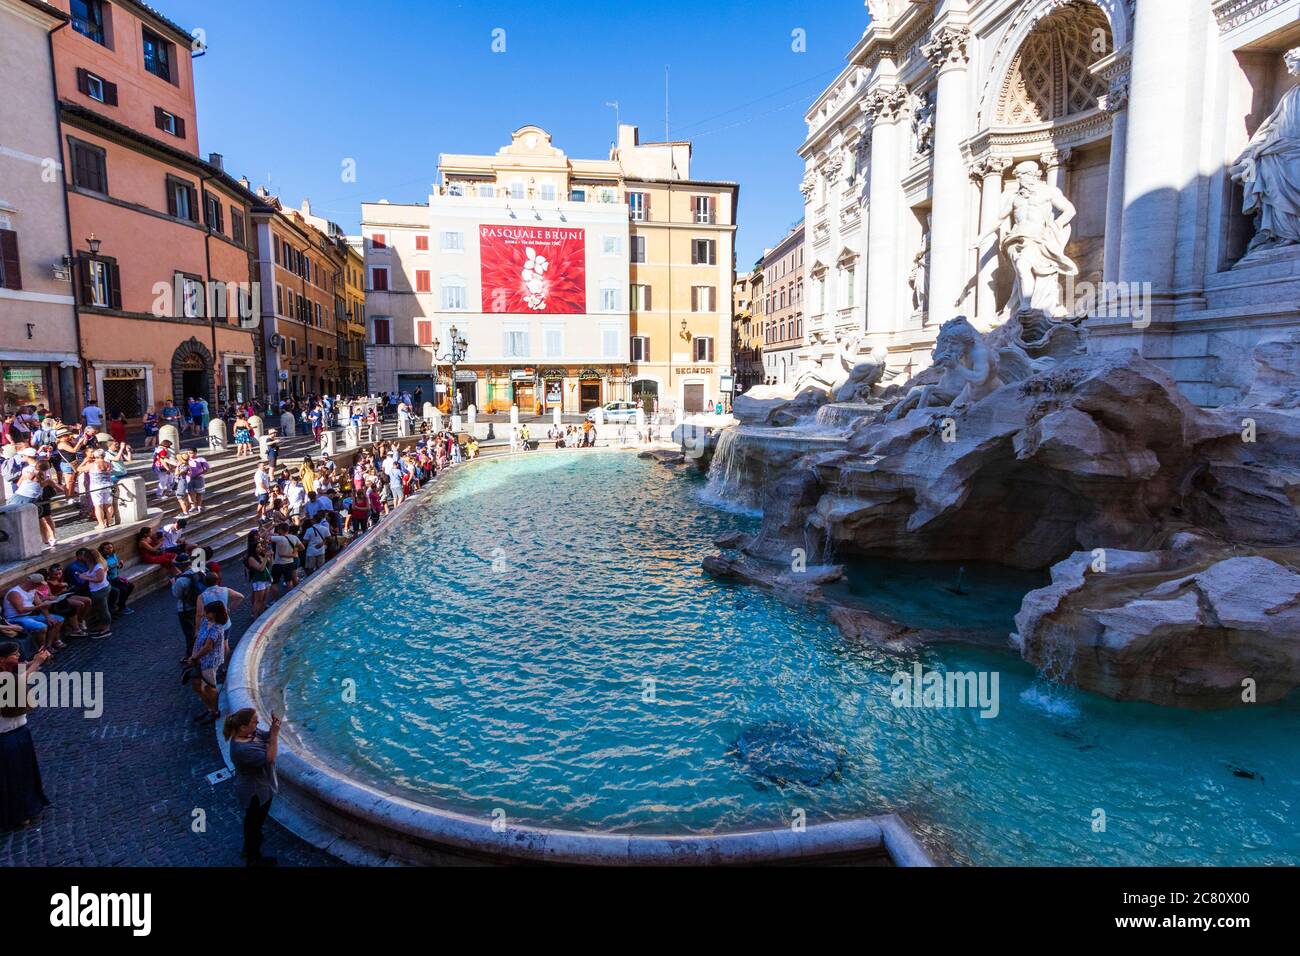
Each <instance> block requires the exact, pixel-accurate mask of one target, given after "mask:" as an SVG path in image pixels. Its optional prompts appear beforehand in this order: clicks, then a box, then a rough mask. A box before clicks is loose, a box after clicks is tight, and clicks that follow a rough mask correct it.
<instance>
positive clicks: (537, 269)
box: [479, 225, 587, 315]
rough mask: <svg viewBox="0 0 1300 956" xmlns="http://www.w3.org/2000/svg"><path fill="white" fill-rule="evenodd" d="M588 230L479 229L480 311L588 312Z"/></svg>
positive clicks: (512, 227)
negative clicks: (481, 293)
mask: <svg viewBox="0 0 1300 956" xmlns="http://www.w3.org/2000/svg"><path fill="white" fill-rule="evenodd" d="M586 255H587V242H586V230H583V229H550V228H544V227H539V228H534V227H531V226H494V225H485V226H479V256H480V261H481V264H482V265H481V268H482V280H483V311H484V312H495V313H504V314H508V315H580V314H582V313H584V312H586V311H587V259H586Z"/></svg>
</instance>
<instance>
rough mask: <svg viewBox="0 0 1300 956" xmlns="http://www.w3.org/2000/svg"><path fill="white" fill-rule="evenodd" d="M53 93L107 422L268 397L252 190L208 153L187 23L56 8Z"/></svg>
mask: <svg viewBox="0 0 1300 956" xmlns="http://www.w3.org/2000/svg"><path fill="white" fill-rule="evenodd" d="M57 5H58V6H59V7H60V8H61V9H63V10H64V11H67V12H69V13H70V15H71V17H72V24H71V29H64V30H60V31H58V32H57V33H56V34H55V35H54V66H55V79H56V89H57V93H58V96H59V100H60V118H61V124H62V137H61V139H62V148H63V154H64V168H65V171H66V172H65V177H66V183H67V192H68V217H69V224H70V227H71V234H72V245H73V250H72V254H73V263H74V270H73V272H74V288H75V294H76V300H77V312H78V318H79V322H80V336H81V347H82V354H83V356H84V358H85V361H86V364H87V375H88V378H89V380H90V382H91V391H92V393H94V394H95V395H96V396H97V397H98V398H99V400H100V402H101V404H102V405H103V407H104V408H105V410H106V411H108V412H109V413H110V414H111V413H114V412H123V413H125V414H126V415H127V416H128V417H129V418H136V417H137V416H139V415H140V414H141V413H142V412H143V411H144V409H145V408H147V407H149V406H160V405H162V404H164V403H167V402H182V401H184V400H185V399H186V398H189V397H198V396H202V397H204V398H206V399H207V400H208V402H210V403H212V402H223V401H226V400H227V399H232V398H245V399H247V398H251V397H253V396H254V395H256V394H260V393H262V392H264V391H265V389H264V387H263V383H262V380H261V375H260V373H259V372H258V368H259V366H260V361H259V359H260V353H261V348H260V342H259V334H258V331H257V322H258V317H257V311H258V306H259V304H260V297H259V296H258V294H257V290H256V286H255V285H254V280H255V278H256V271H255V266H256V262H255V246H254V244H253V232H252V216H251V211H252V206H253V203H254V202H255V197H254V196H253V195H252V194H251V193H249V191H248V190H247V188H246V187H245V186H244V185H243V184H241V183H239V182H236V181H235V180H234V179H232V178H231V177H230V176H229V175H228V174H227V173H226V172H225V170H224V169H223V167H222V161H221V157H220V155H218V154H215V153H214V154H212V155H210V156H209V158H208V159H207V160H206V161H205V160H203V159H201V158H200V154H199V147H198V129H197V127H198V123H197V115H196V109H195V100H194V74H193V69H192V63H191V52H192V47H191V44H192V42H193V41H192V39H191V36H190V34H189V33H188V32H187V31H185V30H184V29H183V28H182V27H180V26H178V25H176V24H175V23H172V22H171V21H170V20H167V19H166V18H165V17H163V16H162V15H160V14H159V13H157V12H156V11H154V10H153V9H151V8H150V7H148V6H145V5H144V4H140V3H135V2H132V0H114V2H112V3H108V2H103V0H75V2H69V0H58V2H57Z"/></svg>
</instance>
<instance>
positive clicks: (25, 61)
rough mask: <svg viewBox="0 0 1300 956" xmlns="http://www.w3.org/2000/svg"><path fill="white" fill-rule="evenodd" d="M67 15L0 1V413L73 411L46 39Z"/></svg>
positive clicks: (73, 328) (71, 342)
mask: <svg viewBox="0 0 1300 956" xmlns="http://www.w3.org/2000/svg"><path fill="white" fill-rule="evenodd" d="M68 20H69V18H68V15H67V14H66V13H64V12H63V11H61V10H58V9H56V8H55V7H51V6H49V5H48V4H45V3H41V2H39V0H0V89H3V90H4V95H3V96H2V97H0V143H2V144H3V148H0V385H2V386H3V392H2V393H0V412H2V413H3V414H12V413H13V412H14V411H15V410H16V409H17V408H18V407H20V406H23V405H43V406H45V407H46V408H50V409H52V410H54V411H55V413H56V414H61V415H64V416H68V417H75V416H76V415H77V414H78V412H79V410H80V408H81V404H80V398H81V382H80V381H79V376H78V369H79V367H80V364H81V362H80V359H79V357H78V354H77V349H78V343H77V325H76V312H75V305H76V303H75V300H74V299H73V297H72V282H71V278H72V277H71V273H70V271H69V264H70V259H69V252H70V250H69V243H68V226H67V215H66V206H65V202H66V197H65V194H64V191H63V189H62V186H61V183H60V181H59V177H60V175H61V168H60V166H59V164H57V163H56V162H55V161H54V160H53V159H52V157H56V156H58V155H59V120H58V106H57V104H56V103H55V100H54V95H53V90H54V82H53V62H52V58H51V54H50V41H49V34H50V33H51V32H53V31H56V30H61V29H67V26H68Z"/></svg>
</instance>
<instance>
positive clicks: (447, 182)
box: [359, 125, 738, 415]
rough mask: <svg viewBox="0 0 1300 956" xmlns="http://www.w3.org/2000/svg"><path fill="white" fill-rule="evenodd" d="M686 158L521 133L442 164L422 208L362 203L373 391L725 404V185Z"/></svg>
mask: <svg viewBox="0 0 1300 956" xmlns="http://www.w3.org/2000/svg"><path fill="white" fill-rule="evenodd" d="M690 162H691V146H690V144H689V143H639V142H638V141H637V130H636V127H635V126H621V127H620V128H619V136H618V143H617V145H616V146H615V147H614V148H613V149H612V150H611V152H610V156H609V158H608V159H578V158H573V157H569V156H568V155H567V154H565V153H564V151H563V150H561V149H560V148H559V147H558V146H556V145H555V144H554V143H553V142H552V140H551V135H550V134H549V133H548V132H547V131H546V130H545V129H542V128H541V127H539V126H532V125H529V126H523V127H521V128H520V129H518V130H516V131H515V132H514V133H513V134H512V135H511V137H510V143H509V144H508V145H506V146H503V147H502V148H501V149H499V150H498V151H497V152H496V153H494V154H490V155H472V154H459V153H444V154H442V155H441V156H440V157H439V166H438V168H439V173H440V174H441V179H442V182H441V183H440V184H439V186H438V187H437V190H436V192H435V193H434V194H433V195H431V196H430V197H429V201H428V203H421V204H414V203H412V204H397V203H389V202H386V201H380V202H374V203H363V204H362V207H361V231H362V236H361V237H360V239H359V242H360V243H361V245H360V248H361V249H362V251H363V252H364V254H365V266H366V274H365V275H366V285H365V288H366V290H367V298H366V306H367V311H368V316H367V319H368V323H369V325H368V330H369V338H368V340H367V341H368V348H367V368H368V372H369V374H370V384H371V387H372V388H373V389H376V390H379V391H386V390H389V389H396V390H397V391H400V392H408V391H409V392H411V393H412V394H414V393H415V391H416V389H420V390H421V393H422V395H423V396H428V397H430V398H431V397H432V396H433V395H434V394H435V390H437V392H438V393H439V394H442V395H446V394H449V393H450V392H454V394H455V396H456V400H457V403H458V404H459V406H460V407H462V408H467V407H468V406H470V405H474V406H475V407H476V408H478V409H480V410H488V411H493V412H500V411H505V410H508V409H509V408H510V407H511V406H512V405H513V406H517V407H518V408H519V410H520V411H521V412H523V413H524V414H528V415H531V414H544V413H546V412H550V411H554V410H559V411H561V412H563V413H566V414H575V413H576V414H581V413H585V412H588V411H590V410H591V409H593V408H595V407H597V406H599V405H604V404H607V403H609V402H612V401H627V400H634V401H638V402H640V403H641V404H642V405H643V406H644V407H645V408H646V410H647V411H648V412H651V413H653V412H656V411H658V412H663V413H665V414H671V413H672V412H673V411H674V410H676V409H682V410H684V411H686V412H698V411H703V410H705V409H712V408H714V407H715V405H716V404H717V403H722V404H724V405H726V404H728V403H729V401H730V398H731V392H730V390H729V389H730V387H731V382H732V378H733V375H732V368H731V283H732V278H733V275H734V271H735V270H734V255H733V246H734V240H735V230H736V226H735V222H736V218H735V216H736V196H737V192H738V187H737V186H736V184H735V183H725V182H704V181H696V180H692V179H691V178H690ZM521 250H524V251H525V254H528V253H531V254H532V255H535V256H543V254H544V258H545V260H546V263H545V265H544V266H543V268H544V269H545V270H548V271H546V273H545V276H544V278H543V277H542V276H541V274H540V273H536V274H535V273H533V272H532V269H531V264H530V263H529V264H526V263H524V262H523V260H520V261H517V262H516V261H514V258H517V256H518V255H519V253H520V251H521ZM529 258H530V260H531V258H532V256H529ZM521 267H522V268H521ZM528 281H531V282H533V283H534V285H536V287H537V290H536V294H532V295H530V294H529V289H528V288H526V287H525V286H524V285H522V283H526V282H528ZM548 290H549V291H548ZM530 299H531V300H532V301H530ZM453 328H454V329H455V330H456V332H455V337H456V338H457V339H458V340H463V341H464V343H465V349H464V352H463V354H461V355H459V356H458V359H457V363H456V368H455V371H454V373H453V371H452V369H451V367H450V364H449V361H448V359H447V351H448V347H449V345H450V343H451V341H452V338H453V336H452V329H453Z"/></svg>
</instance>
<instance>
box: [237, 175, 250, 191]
mask: <svg viewBox="0 0 1300 956" xmlns="http://www.w3.org/2000/svg"><path fill="white" fill-rule="evenodd" d="M239 185H241V186H243V187H244V188H245V189H247V188H248V187H249V186H250V185H252V184H251V183H250V182H249V181H248V177H247V176H240V177H239Z"/></svg>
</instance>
